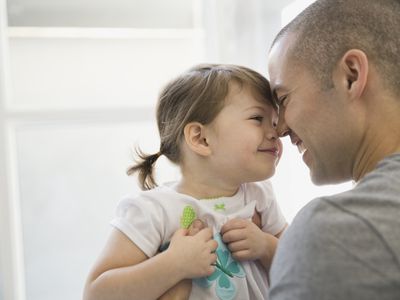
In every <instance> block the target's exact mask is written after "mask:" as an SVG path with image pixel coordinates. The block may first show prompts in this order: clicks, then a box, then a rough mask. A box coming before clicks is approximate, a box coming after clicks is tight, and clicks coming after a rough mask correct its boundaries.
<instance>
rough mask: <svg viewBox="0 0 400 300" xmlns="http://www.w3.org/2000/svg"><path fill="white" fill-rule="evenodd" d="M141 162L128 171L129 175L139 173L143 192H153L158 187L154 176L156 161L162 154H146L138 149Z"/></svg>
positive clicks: (137, 152)
mask: <svg viewBox="0 0 400 300" xmlns="http://www.w3.org/2000/svg"><path fill="white" fill-rule="evenodd" d="M136 154H137V156H138V157H139V161H137V162H136V164H135V165H133V166H132V167H130V168H129V169H128V170H127V172H126V173H127V174H128V175H132V174H134V173H136V172H138V173H139V174H138V179H139V183H140V186H141V188H142V190H151V189H153V188H155V187H156V186H157V183H156V181H155V180H154V176H153V166H154V163H155V162H156V160H157V159H158V158H159V157H160V156H161V153H160V152H157V153H156V154H151V155H148V154H145V153H143V152H142V151H141V150H140V149H136Z"/></svg>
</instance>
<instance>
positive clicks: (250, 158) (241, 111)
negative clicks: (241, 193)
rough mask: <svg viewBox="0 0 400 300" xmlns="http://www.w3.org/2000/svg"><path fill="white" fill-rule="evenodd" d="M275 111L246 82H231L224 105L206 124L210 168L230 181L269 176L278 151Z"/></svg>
mask: <svg viewBox="0 0 400 300" xmlns="http://www.w3.org/2000/svg"><path fill="white" fill-rule="evenodd" d="M277 121H278V115H277V113H276V111H275V110H274V108H273V107H272V106H271V105H270V104H269V103H267V102H266V100H265V99H262V98H259V99H258V98H257V96H256V93H252V92H251V89H250V88H249V87H247V86H246V85H243V86H242V87H240V86H239V85H238V84H231V86H230V90H229V93H228V96H227V97H226V99H225V106H224V108H223V109H222V110H221V112H220V113H219V114H218V115H217V117H216V118H215V119H214V120H213V122H211V123H210V124H209V125H207V126H206V130H207V143H208V144H209V146H210V149H211V151H212V154H211V156H210V159H211V164H210V167H211V169H212V170H211V171H212V172H213V174H214V175H216V174H218V176H223V177H224V178H226V179H230V180H231V181H232V183H235V184H240V183H243V182H252V181H260V180H264V179H267V178H269V177H271V176H272V175H273V174H274V172H275V166H276V164H277V162H278V159H279V157H280V154H281V152H282V144H281V143H280V140H279V138H278V136H277V132H276V128H275V127H276V124H277Z"/></svg>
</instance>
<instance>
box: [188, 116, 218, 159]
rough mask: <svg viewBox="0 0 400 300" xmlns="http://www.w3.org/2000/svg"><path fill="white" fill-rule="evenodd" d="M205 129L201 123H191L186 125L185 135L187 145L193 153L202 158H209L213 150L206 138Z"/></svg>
mask: <svg viewBox="0 0 400 300" xmlns="http://www.w3.org/2000/svg"><path fill="white" fill-rule="evenodd" d="M204 129H205V128H204V126H203V124H201V123H199V122H191V123H188V124H186V126H185V128H184V129H183V133H184V136H185V142H186V145H187V146H188V147H189V148H190V149H191V150H192V151H193V152H195V153H197V154H199V155H201V156H208V155H210V154H211V149H210V146H209V145H208V143H207V140H206V138H205V134H204V131H205V130H204Z"/></svg>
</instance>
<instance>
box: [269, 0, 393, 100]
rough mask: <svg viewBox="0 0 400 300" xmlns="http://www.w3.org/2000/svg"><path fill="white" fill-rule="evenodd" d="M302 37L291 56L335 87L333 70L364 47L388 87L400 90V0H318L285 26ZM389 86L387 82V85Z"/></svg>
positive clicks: (326, 86)
mask: <svg viewBox="0 0 400 300" xmlns="http://www.w3.org/2000/svg"><path fill="white" fill-rule="evenodd" d="M289 33H291V34H294V35H295V37H296V39H295V43H294V45H293V48H292V49H291V52H290V53H291V56H292V58H293V59H294V61H295V62H296V63H300V64H301V65H304V66H305V67H307V68H308V69H309V70H310V71H311V72H312V73H314V75H315V78H319V80H320V81H321V82H320V83H321V84H322V87H323V88H325V89H328V88H331V87H333V83H332V71H333V69H334V67H335V66H336V64H337V62H338V61H339V59H340V58H341V57H342V56H343V55H344V54H345V53H346V52H347V51H348V50H350V49H359V50H362V51H363V52H364V53H365V54H366V55H367V57H368V60H369V61H370V62H371V63H372V64H373V65H374V66H375V67H376V69H377V71H378V72H379V74H380V75H381V76H382V78H383V80H382V82H383V83H384V85H385V88H387V89H390V90H391V91H392V92H394V93H397V94H400V0H317V1H316V2H314V3H313V4H311V5H310V6H309V7H307V8H306V9H305V10H304V11H303V12H302V13H301V14H299V15H298V16H297V17H296V18H295V19H294V20H293V21H292V22H290V23H289V24H288V25H287V26H285V27H284V28H283V29H282V30H281V31H280V32H279V34H278V35H277V37H276V38H275V40H274V42H273V44H272V45H274V44H275V43H276V41H278V40H279V39H280V38H281V37H282V36H285V35H286V34H289ZM382 88H383V87H382Z"/></svg>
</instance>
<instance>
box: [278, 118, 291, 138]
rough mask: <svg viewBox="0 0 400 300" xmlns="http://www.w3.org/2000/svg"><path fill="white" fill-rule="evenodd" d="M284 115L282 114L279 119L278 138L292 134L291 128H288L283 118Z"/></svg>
mask: <svg viewBox="0 0 400 300" xmlns="http://www.w3.org/2000/svg"><path fill="white" fill-rule="evenodd" d="M283 115H284V114H282V113H280V114H279V117H278V124H277V126H276V131H277V133H278V136H280V137H284V136H287V135H289V134H290V128H289V127H288V126H287V124H286V122H285V119H284V117H283Z"/></svg>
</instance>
